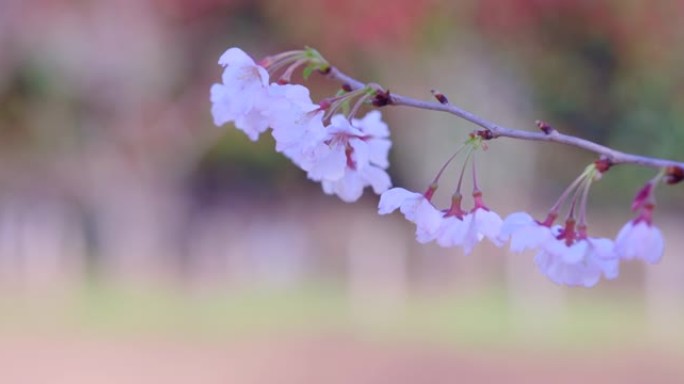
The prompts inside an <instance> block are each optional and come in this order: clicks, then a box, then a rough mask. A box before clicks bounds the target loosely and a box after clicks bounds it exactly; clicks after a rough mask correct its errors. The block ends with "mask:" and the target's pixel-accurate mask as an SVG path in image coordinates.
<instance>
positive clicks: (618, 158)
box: [326, 66, 684, 170]
mask: <svg viewBox="0 0 684 384" xmlns="http://www.w3.org/2000/svg"><path fill="white" fill-rule="evenodd" d="M326 75H327V76H328V77H329V78H331V79H333V80H335V81H338V82H340V83H343V84H348V85H349V86H350V87H351V88H352V89H359V88H363V87H365V86H366V84H364V83H362V82H360V81H358V80H356V79H354V78H353V77H351V76H349V75H347V74H345V73H343V72H341V71H340V70H339V69H337V68H336V67H334V66H331V67H330V70H329V71H328V73H327V74H326ZM389 97H390V100H389V103H388V104H389V105H402V106H407V107H413V108H419V109H426V110H430V111H439V112H446V113H450V114H452V115H455V116H458V117H460V118H462V119H464V120H467V121H469V122H471V123H473V124H475V125H478V126H480V127H482V128H484V129H486V130H488V131H490V132H491V133H492V135H491V136H492V138H498V137H510V138H514V139H520V140H529V141H547V142H553V143H561V144H565V145H569V146H572V147H577V148H582V149H584V150H587V151H590V152H594V153H596V154H598V155H601V157H602V158H604V159H606V160H607V161H609V162H610V163H611V164H613V165H617V164H635V165H641V166H644V167H651V168H666V167H675V168H678V169H683V170H684V162H679V161H674V160H669V159H659V158H655V157H647V156H640V155H634V154H631V153H625V152H621V151H618V150H615V149H612V148H609V147H607V146H605V145H601V144H598V143H594V142H593V141H590V140H586V139H582V138H579V137H576V136H571V135H566V134H563V133H560V132H558V131H556V130H548V131H542V132H532V131H524V130H520V129H513V128H507V127H503V126H500V125H498V124H495V123H492V122H490V121H487V120H485V119H484V118H482V117H480V116H477V115H475V114H473V113H471V112H468V111H466V110H465V109H462V108H459V107H457V106H455V105H453V104H450V103H444V104H442V103H435V102H431V101H423V100H418V99H414V98H410V97H406V96H401V95H398V94H396V93H392V94H391V95H390V96H389ZM546 132H548V133H546Z"/></svg>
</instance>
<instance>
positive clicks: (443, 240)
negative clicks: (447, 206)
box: [435, 215, 473, 248]
mask: <svg viewBox="0 0 684 384" xmlns="http://www.w3.org/2000/svg"><path fill="white" fill-rule="evenodd" d="M472 218H473V216H472V215H465V216H463V217H458V216H455V215H454V216H447V217H444V219H443V220H442V224H441V226H440V228H439V230H438V231H437V233H436V234H435V240H436V241H437V244H439V245H440V246H441V247H445V248H448V247H460V246H461V245H463V242H464V240H465V237H466V235H467V234H468V230H469V229H470V221H471V220H472Z"/></svg>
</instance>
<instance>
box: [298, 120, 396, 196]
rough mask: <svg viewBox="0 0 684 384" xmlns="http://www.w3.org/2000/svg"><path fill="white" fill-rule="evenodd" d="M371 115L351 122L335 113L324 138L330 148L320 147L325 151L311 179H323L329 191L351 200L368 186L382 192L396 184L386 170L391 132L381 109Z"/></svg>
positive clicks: (325, 187)
mask: <svg viewBox="0 0 684 384" xmlns="http://www.w3.org/2000/svg"><path fill="white" fill-rule="evenodd" d="M369 115H370V116H366V117H364V118H363V119H361V120H357V119H353V120H352V121H351V122H350V121H349V120H348V119H347V118H346V117H344V116H342V115H335V116H333V117H332V118H331V121H330V126H328V127H327V128H326V129H327V132H326V136H325V137H324V139H323V143H325V145H327V149H325V148H322V149H320V148H319V149H318V150H320V151H321V154H320V155H319V156H318V159H317V160H316V161H314V163H313V165H312V166H311V168H310V170H309V172H308V176H309V178H310V179H312V180H315V181H320V182H321V183H322V186H323V191H324V192H325V193H327V194H336V195H338V196H339V197H340V198H341V199H342V200H344V201H347V202H352V201H356V200H358V199H359V198H360V197H361V194H362V193H363V190H364V188H365V187H367V186H371V187H372V188H373V191H374V192H375V193H378V194H379V193H382V192H385V191H386V190H387V188H389V187H391V186H392V183H391V180H390V177H389V175H388V174H387V172H385V170H384V168H386V167H387V165H389V163H388V161H387V155H388V151H389V147H390V145H391V144H390V141H389V140H388V139H387V138H386V137H387V135H388V134H389V132H388V130H387V127H386V125H385V124H384V123H383V122H382V121H381V120H380V113H379V112H377V111H375V113H370V114H369Z"/></svg>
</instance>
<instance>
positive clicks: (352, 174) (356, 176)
mask: <svg viewBox="0 0 684 384" xmlns="http://www.w3.org/2000/svg"><path fill="white" fill-rule="evenodd" d="M321 185H322V186H323V191H324V192H325V193H326V194H328V195H333V194H334V195H337V196H339V197H340V199H342V201H345V202H348V203H349V202H354V201H356V200H358V199H359V198H360V197H361V195H362V194H363V190H364V188H365V187H366V186H369V185H370V186H371V187H372V188H373V192H375V193H376V194H381V193H383V192H385V191H386V190H387V188H389V187H391V186H392V181H391V180H390V177H389V175H388V174H387V172H385V170H384V169H381V168H379V167H376V166H373V165H369V166H366V167H364V168H362V169H360V170H352V169H350V168H347V169H345V172H344V176H343V177H342V178H341V179H339V180H336V181H329V180H323V181H321Z"/></svg>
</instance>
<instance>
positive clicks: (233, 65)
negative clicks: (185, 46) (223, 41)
mask: <svg viewBox="0 0 684 384" xmlns="http://www.w3.org/2000/svg"><path fill="white" fill-rule="evenodd" d="M218 63H219V64H220V65H222V66H223V67H224V70H223V75H222V80H223V83H222V84H214V85H213V86H212V87H211V90H210V99H211V103H212V106H211V114H212V116H213V118H214V124H216V125H218V126H221V125H223V124H226V123H230V122H233V123H235V127H236V128H237V129H239V130H241V131H243V132H244V133H245V134H246V135H247V136H248V137H249V138H250V139H251V140H252V141H256V140H258V138H259V134H261V133H262V132H264V131H266V130H267V129H268V127H269V117H268V111H267V110H268V106H269V100H268V99H269V97H268V81H269V80H268V72H267V71H266V69H265V68H263V67H262V66H260V65H257V64H256V63H255V62H254V60H253V59H252V58H251V57H249V55H247V54H246V53H245V52H244V51H242V50H241V49H239V48H230V49H228V50H227V51H226V52H224V53H223V55H221V57H220V58H219V62H218Z"/></svg>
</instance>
